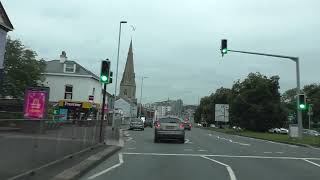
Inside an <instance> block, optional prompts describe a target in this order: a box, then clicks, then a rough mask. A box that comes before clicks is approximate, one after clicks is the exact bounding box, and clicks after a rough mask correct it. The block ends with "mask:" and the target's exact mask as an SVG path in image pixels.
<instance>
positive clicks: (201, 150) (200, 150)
mask: <svg viewBox="0 0 320 180" xmlns="http://www.w3.org/2000/svg"><path fill="white" fill-rule="evenodd" d="M198 151H199V152H204V151H207V150H204V149H199V150H198Z"/></svg>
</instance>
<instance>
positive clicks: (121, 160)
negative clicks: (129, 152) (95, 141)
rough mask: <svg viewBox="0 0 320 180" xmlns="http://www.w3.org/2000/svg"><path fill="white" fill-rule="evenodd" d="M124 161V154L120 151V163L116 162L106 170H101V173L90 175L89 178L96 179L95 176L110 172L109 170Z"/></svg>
mask: <svg viewBox="0 0 320 180" xmlns="http://www.w3.org/2000/svg"><path fill="white" fill-rule="evenodd" d="M123 162H124V161H123V155H122V153H119V163H118V164H115V165H113V166H111V167H109V168H108V169H105V170H103V171H101V172H99V173H96V174H94V175H92V176H90V177H88V179H94V178H96V177H98V176H101V175H102V174H105V173H107V172H109V171H111V170H113V169H115V168H117V167H119V166H121V165H122V164H123Z"/></svg>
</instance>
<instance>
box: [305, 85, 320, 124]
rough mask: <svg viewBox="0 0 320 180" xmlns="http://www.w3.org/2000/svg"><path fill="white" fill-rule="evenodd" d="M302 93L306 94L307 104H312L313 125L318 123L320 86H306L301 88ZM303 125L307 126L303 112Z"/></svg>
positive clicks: (319, 119)
mask: <svg viewBox="0 0 320 180" xmlns="http://www.w3.org/2000/svg"><path fill="white" fill-rule="evenodd" d="M303 91H304V92H305V93H306V95H307V98H308V103H307V104H312V105H313V106H312V111H313V116H312V120H313V122H314V123H319V122H320V84H310V85H306V86H304V88H303ZM303 115H304V118H303V119H304V120H305V121H304V122H305V123H304V125H306V124H307V113H306V112H304V113H303Z"/></svg>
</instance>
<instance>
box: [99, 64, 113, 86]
mask: <svg viewBox="0 0 320 180" xmlns="http://www.w3.org/2000/svg"><path fill="white" fill-rule="evenodd" d="M110 64H111V63H110V61H109V60H108V59H107V60H103V61H102V62H101V72H100V82H101V83H104V84H105V83H108V82H109V75H110Z"/></svg>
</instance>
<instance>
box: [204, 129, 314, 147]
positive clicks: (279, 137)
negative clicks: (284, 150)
mask: <svg viewBox="0 0 320 180" xmlns="http://www.w3.org/2000/svg"><path fill="white" fill-rule="evenodd" d="M209 129H210V130H212V131H217V132H222V133H226V134H233V135H239V136H246V137H252V138H257V139H264V140H269V141H275V142H281V143H288V144H295V145H303V146H314V147H320V137H312V136H304V137H303V139H296V138H290V137H289V136H288V135H287V134H273V133H262V132H252V131H237V130H234V129H219V128H209Z"/></svg>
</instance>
